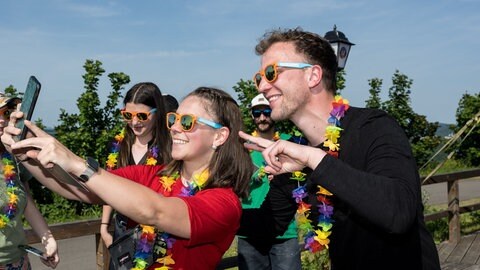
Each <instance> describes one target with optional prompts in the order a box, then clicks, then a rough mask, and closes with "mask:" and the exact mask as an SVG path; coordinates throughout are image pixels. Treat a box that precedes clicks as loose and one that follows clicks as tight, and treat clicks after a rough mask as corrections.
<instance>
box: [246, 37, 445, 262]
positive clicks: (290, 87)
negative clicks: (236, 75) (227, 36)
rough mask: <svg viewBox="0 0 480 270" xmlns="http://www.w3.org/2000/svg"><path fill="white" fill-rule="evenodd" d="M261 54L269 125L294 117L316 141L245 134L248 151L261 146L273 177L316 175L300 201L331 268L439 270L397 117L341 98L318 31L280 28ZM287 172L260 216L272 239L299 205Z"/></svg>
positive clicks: (260, 228)
mask: <svg viewBox="0 0 480 270" xmlns="http://www.w3.org/2000/svg"><path fill="white" fill-rule="evenodd" d="M255 49H256V52H257V54H258V55H261V71H260V72H259V73H257V74H256V76H255V83H256V85H257V87H258V90H259V92H261V93H263V94H264V95H265V97H266V98H267V99H268V100H269V102H270V107H271V108H272V114H271V117H272V119H274V120H275V121H279V120H284V119H290V120H291V121H292V122H293V123H294V124H295V125H296V126H297V127H298V128H299V129H300V130H301V131H302V133H303V134H304V136H305V137H306V138H307V139H308V141H309V143H310V145H309V146H304V145H299V144H295V143H292V142H287V141H283V140H279V141H277V142H271V141H268V140H263V139H261V138H258V137H253V136H249V135H248V134H245V133H241V136H242V137H243V138H244V139H246V140H248V141H250V142H252V144H250V146H249V148H252V149H256V150H263V155H264V157H265V161H266V162H267V164H268V165H267V166H266V168H265V170H266V171H267V172H269V173H271V174H274V175H279V174H284V173H291V172H293V171H297V170H302V169H307V170H309V169H311V170H313V171H312V172H311V173H309V174H308V175H307V184H306V191H307V192H308V197H307V198H304V201H305V202H308V203H309V204H311V205H312V209H311V213H310V216H309V219H310V220H313V221H315V222H314V223H312V225H313V226H314V231H315V232H318V231H322V230H324V231H326V232H327V234H326V235H327V237H326V239H324V238H321V237H319V238H317V239H320V240H319V243H320V244H318V245H319V246H321V247H322V248H327V246H328V248H329V255H330V259H331V265H332V269H333V270H338V269H402V270H404V269H429V270H430V269H440V266H439V260H438V254H437V250H436V248H435V245H434V243H433V239H432V237H431V235H430V234H429V232H428V231H427V230H426V227H425V223H424V216H423V206H422V201H421V191H420V180H419V176H418V171H417V168H416V164H415V160H414V158H413V156H412V153H411V149H410V144H409V141H408V139H407V137H406V135H405V133H404V131H403V130H402V129H401V128H400V126H399V125H398V124H397V123H396V121H395V120H394V119H393V118H392V117H390V116H388V115H387V114H386V113H384V112H382V111H380V110H373V109H362V108H354V107H350V108H349V106H348V102H347V101H346V100H343V99H342V98H339V97H335V92H336V86H335V76H336V71H337V62H336V57H335V54H334V52H333V49H332V48H331V46H330V44H329V43H328V41H326V40H325V39H323V38H322V37H320V36H318V35H317V34H314V33H310V32H306V31H303V30H302V29H299V28H297V29H289V30H274V31H271V32H268V33H266V34H265V35H264V37H263V39H262V40H261V41H260V42H259V44H258V45H257V46H256V48H255ZM284 175H285V174H284ZM284 175H282V176H281V177H277V178H276V179H274V180H273V181H272V184H271V187H270V193H269V194H268V196H267V199H266V200H265V203H264V205H262V211H264V212H265V213H264V215H263V216H264V219H262V220H258V222H257V224H255V225H254V226H256V230H257V233H258V235H262V234H263V235H265V233H266V232H267V231H268V230H269V229H270V231H273V232H272V233H271V235H270V236H271V237H273V236H274V235H278V234H281V233H282V230H284V229H285V228H286V224H288V221H289V220H290V219H291V217H292V216H293V215H294V212H295V206H293V207H292V203H295V202H294V201H293V202H292V197H291V196H290V197H289V196H288V195H287V194H291V189H292V182H294V183H295V184H294V186H295V185H296V181H292V180H289V179H288V177H285V176H284ZM275 182H276V183H275ZM318 186H321V187H322V188H324V189H326V190H328V192H331V193H332V194H333V195H332V196H328V202H329V203H331V206H333V209H334V210H333V216H329V215H328V214H325V212H327V213H328V211H326V209H327V208H326V207H325V204H324V203H323V202H319V201H318V199H319V197H320V196H318V191H319V187H318ZM324 197H325V196H324ZM317 206H320V208H321V209H320V208H318V207H317ZM319 210H321V213H319ZM327 210H329V209H327ZM245 215H246V216H247V215H249V213H245ZM319 218H320V219H321V220H325V219H327V221H330V218H331V219H333V222H332V224H333V227H332V228H329V227H328V226H327V228H324V227H321V228H320V227H319V226H318V225H317V223H318V222H317V221H318V220H319ZM241 226H242V227H245V226H248V224H244V223H242V225H241ZM330 232H331V235H328V234H329V233H330ZM322 237H323V236H322Z"/></svg>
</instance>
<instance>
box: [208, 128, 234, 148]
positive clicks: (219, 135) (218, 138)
mask: <svg viewBox="0 0 480 270" xmlns="http://www.w3.org/2000/svg"><path fill="white" fill-rule="evenodd" d="M228 136H230V129H228V128H227V127H221V128H219V129H217V130H216V132H215V136H214V138H213V142H212V145H214V146H220V145H223V144H224V143H225V142H226V141H227V139H228Z"/></svg>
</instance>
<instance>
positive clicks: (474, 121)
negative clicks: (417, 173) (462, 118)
mask: <svg viewBox="0 0 480 270" xmlns="http://www.w3.org/2000/svg"><path fill="white" fill-rule="evenodd" d="M479 123H480V111H479V112H478V113H477V114H476V115H475V116H474V117H473V118H472V119H470V120H468V121H467V123H465V125H464V126H463V127H462V128H461V129H460V130H459V131H458V132H457V133H455V135H453V136H452V138H450V140H448V141H447V142H446V143H445V144H444V145H443V146H442V147H441V148H440V149H439V150H438V151H437V152H435V154H433V155H432V157H430V159H429V160H428V161H427V162H425V164H423V166H422V167H421V168H420V170H421V169H423V168H425V167H426V166H427V165H428V164H429V163H430V162H431V161H432V160H433V159H434V158H435V157H436V156H438V155H439V154H440V153H442V152H443V151H444V150H445V149H447V148H449V147H451V146H452V145H453V144H454V143H455V142H456V141H457V140H458V139H459V138H460V137H461V136H462V134H463V133H464V132H465V130H467V128H468V126H470V125H472V124H473V126H472V127H470V130H469V131H468V132H467V134H466V135H465V136H464V137H463V139H462V140H461V141H460V142H459V143H458V146H460V145H461V144H462V143H463V142H464V141H465V139H466V138H467V137H468V136H469V135H470V134H471V133H472V132H473V130H474V129H475V128H476V127H477V125H478V124H479ZM455 150H456V149H453V150H452V151H451V152H450V153H449V154H448V155H447V158H446V159H444V160H443V161H442V162H440V163H439V164H438V165H437V166H436V167H435V168H434V169H433V170H432V171H431V172H430V173H429V174H428V175H427V177H425V179H423V181H422V184H424V183H425V182H426V181H427V180H429V179H430V178H431V177H432V175H434V174H435V173H436V172H437V171H438V170H439V169H440V168H441V167H442V166H443V165H444V164H445V162H447V160H449V159H451V158H452V157H453V155H454V154H455Z"/></svg>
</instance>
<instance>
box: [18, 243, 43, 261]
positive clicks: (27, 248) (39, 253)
mask: <svg viewBox="0 0 480 270" xmlns="http://www.w3.org/2000/svg"><path fill="white" fill-rule="evenodd" d="M18 248H20V249H23V250H25V251H26V252H28V253H30V254H33V255H35V256H37V257H41V258H44V259H45V256H44V255H43V251H41V250H39V249H38V248H34V247H32V246H28V245H19V246H18Z"/></svg>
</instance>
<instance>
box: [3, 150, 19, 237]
mask: <svg viewBox="0 0 480 270" xmlns="http://www.w3.org/2000/svg"><path fill="white" fill-rule="evenodd" d="M2 162H3V170H2V173H3V176H4V178H5V184H6V187H7V202H8V203H7V205H6V206H5V208H4V211H5V212H4V213H2V214H0V229H3V228H4V227H5V226H7V224H8V223H9V222H10V220H11V219H12V218H14V217H15V213H16V212H17V204H18V195H17V194H15V192H16V191H17V190H18V187H17V186H16V185H15V181H16V178H17V177H16V176H17V173H16V171H15V165H14V162H13V159H12V156H11V155H10V153H4V154H3V156H2Z"/></svg>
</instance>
